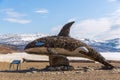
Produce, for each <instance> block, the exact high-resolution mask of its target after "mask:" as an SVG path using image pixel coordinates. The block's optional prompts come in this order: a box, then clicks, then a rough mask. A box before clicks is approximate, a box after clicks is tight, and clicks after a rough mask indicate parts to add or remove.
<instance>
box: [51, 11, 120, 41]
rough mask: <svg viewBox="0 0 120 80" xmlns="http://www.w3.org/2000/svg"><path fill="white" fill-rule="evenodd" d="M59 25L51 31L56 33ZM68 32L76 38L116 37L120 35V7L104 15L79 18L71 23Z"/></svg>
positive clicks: (101, 38) (104, 38) (98, 38)
mask: <svg viewBox="0 0 120 80" xmlns="http://www.w3.org/2000/svg"><path fill="white" fill-rule="evenodd" d="M70 20H71V19H70ZM61 27H62V26H61ZM61 27H55V28H53V29H52V31H54V32H57V33H58V32H59V31H60V29H61ZM70 33H71V36H72V37H74V38H77V39H82V38H90V39H97V40H106V39H112V38H118V37H120V9H117V10H116V11H114V12H113V13H110V14H108V15H107V16H106V17H101V18H91V19H85V20H80V21H79V22H77V23H75V24H73V26H72V27H71V32H70Z"/></svg>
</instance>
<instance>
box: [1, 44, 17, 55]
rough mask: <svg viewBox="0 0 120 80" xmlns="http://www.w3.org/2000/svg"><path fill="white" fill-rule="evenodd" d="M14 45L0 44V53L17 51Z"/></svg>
mask: <svg viewBox="0 0 120 80" xmlns="http://www.w3.org/2000/svg"><path fill="white" fill-rule="evenodd" d="M18 51H19V50H17V49H16V48H15V47H14V46H10V45H4V44H0V54H7V53H12V52H18Z"/></svg>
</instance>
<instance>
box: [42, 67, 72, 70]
mask: <svg viewBox="0 0 120 80" xmlns="http://www.w3.org/2000/svg"><path fill="white" fill-rule="evenodd" d="M43 70H45V71H71V70H74V67H73V66H54V67H52V66H46V68H44V69H43Z"/></svg>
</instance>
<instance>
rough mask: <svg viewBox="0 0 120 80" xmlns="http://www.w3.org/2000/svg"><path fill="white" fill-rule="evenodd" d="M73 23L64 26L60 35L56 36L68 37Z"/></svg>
mask: <svg viewBox="0 0 120 80" xmlns="http://www.w3.org/2000/svg"><path fill="white" fill-rule="evenodd" d="M73 23H74V21H72V22H69V23H67V24H65V25H64V26H63V28H62V29H61V31H60V33H59V34H58V36H64V37H69V32H70V27H71V26H72V24H73Z"/></svg>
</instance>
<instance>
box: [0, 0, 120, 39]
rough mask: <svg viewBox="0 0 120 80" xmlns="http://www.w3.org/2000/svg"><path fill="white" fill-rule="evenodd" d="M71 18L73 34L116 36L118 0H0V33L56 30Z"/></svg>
mask: <svg viewBox="0 0 120 80" xmlns="http://www.w3.org/2000/svg"><path fill="white" fill-rule="evenodd" d="M73 20H74V21H75V24H74V25H73V26H72V28H71V36H72V37H75V38H79V39H81V38H90V39H98V40H103V39H111V38H119V37H120V1H119V0H54V1H50V0H0V34H10V33H43V34H57V33H58V32H59V30H60V28H61V27H62V26H63V25H64V24H66V23H67V22H69V21H73Z"/></svg>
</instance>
